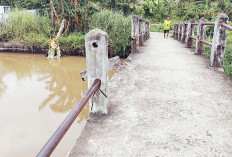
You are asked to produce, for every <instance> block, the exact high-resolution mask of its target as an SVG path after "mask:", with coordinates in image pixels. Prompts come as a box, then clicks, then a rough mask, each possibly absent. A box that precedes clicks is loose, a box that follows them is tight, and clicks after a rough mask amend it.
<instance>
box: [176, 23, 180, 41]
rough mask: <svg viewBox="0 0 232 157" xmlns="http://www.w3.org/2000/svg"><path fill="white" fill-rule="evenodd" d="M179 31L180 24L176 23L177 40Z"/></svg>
mask: <svg viewBox="0 0 232 157" xmlns="http://www.w3.org/2000/svg"><path fill="white" fill-rule="evenodd" d="M178 32H179V24H176V30H175V33H176V35H175V39H176V40H178V36H179V35H178Z"/></svg>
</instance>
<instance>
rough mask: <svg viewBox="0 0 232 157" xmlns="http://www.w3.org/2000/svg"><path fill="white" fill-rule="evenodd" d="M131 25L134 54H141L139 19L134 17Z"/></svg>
mask: <svg viewBox="0 0 232 157" xmlns="http://www.w3.org/2000/svg"><path fill="white" fill-rule="evenodd" d="M131 22H132V24H131V27H132V28H131V37H132V42H131V48H132V50H131V51H132V53H136V52H139V17H138V16H136V15H133V16H132V21H131Z"/></svg>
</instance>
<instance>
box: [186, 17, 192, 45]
mask: <svg viewBox="0 0 232 157" xmlns="http://www.w3.org/2000/svg"><path fill="white" fill-rule="evenodd" d="M192 23H194V20H190V21H189V22H188V26H187V36H186V40H185V42H186V43H187V47H188V48H192V47H193V39H192V38H191V36H194V30H193V29H194V26H193V25H192Z"/></svg>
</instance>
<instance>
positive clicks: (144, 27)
mask: <svg viewBox="0 0 232 157" xmlns="http://www.w3.org/2000/svg"><path fill="white" fill-rule="evenodd" d="M145 30H146V23H145V20H144V19H142V40H143V42H145V40H146V38H145V32H146V31H145Z"/></svg>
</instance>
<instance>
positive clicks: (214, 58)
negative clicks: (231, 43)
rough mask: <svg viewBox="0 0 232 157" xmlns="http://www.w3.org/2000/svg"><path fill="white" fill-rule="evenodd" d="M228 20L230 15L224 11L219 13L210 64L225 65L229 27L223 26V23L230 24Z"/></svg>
mask: <svg viewBox="0 0 232 157" xmlns="http://www.w3.org/2000/svg"><path fill="white" fill-rule="evenodd" d="M228 21H229V17H228V16H227V15H226V14H224V13H222V14H220V15H218V16H217V18H216V20H215V26H214V35H213V42H212V49H211V56H210V66H218V67H222V66H223V59H224V52H225V46H226V36H227V29H226V28H224V27H222V26H221V23H225V24H228Z"/></svg>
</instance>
